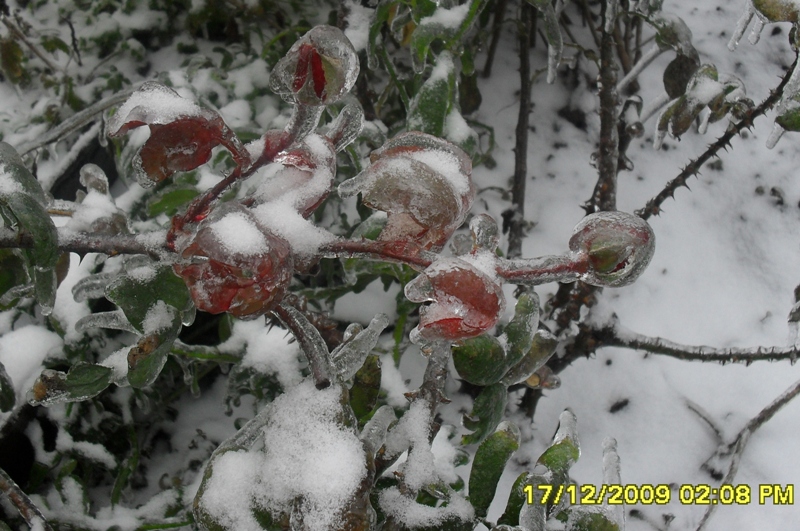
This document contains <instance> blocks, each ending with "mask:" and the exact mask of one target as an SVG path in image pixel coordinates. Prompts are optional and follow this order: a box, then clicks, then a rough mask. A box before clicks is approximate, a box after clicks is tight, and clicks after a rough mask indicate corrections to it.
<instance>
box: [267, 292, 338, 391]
mask: <svg viewBox="0 0 800 531" xmlns="http://www.w3.org/2000/svg"><path fill="white" fill-rule="evenodd" d="M272 313H274V314H275V316H276V317H277V318H278V319H280V321H281V322H282V323H283V324H284V325H286V328H288V329H289V330H291V332H292V334H293V335H294V337H295V338H297V342H298V343H300V348H301V350H302V351H303V354H305V356H306V358H307V359H308V366H309V369H311V375H312V377H313V378H314V384H315V385H316V386H317V389H325V388H326V387H330V385H331V383H332V382H333V374H334V370H333V367H331V362H330V359H329V354H328V347H327V345H325V341H324V340H323V339H322V336H321V335H320V334H319V331H318V330H317V329H316V328H314V326H313V325H312V324H311V323H309V322H308V319H306V318H305V316H304V315H303V314H302V313H301V312H300V311H299V310H298V309H297V308H294V307H293V306H291V305H289V304H286V303H282V304H280V305H279V306H278V307H277V308H275V309H273V310H272Z"/></svg>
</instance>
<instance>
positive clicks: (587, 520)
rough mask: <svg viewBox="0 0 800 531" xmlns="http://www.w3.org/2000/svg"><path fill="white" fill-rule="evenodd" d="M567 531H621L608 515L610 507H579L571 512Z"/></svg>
mask: <svg viewBox="0 0 800 531" xmlns="http://www.w3.org/2000/svg"><path fill="white" fill-rule="evenodd" d="M565 529H566V530H567V531H621V530H622V529H623V528H622V527H621V526H619V525H618V524H617V523H615V522H614V521H613V520H612V519H611V518H610V516H609V515H608V507H583V506H578V507H575V508H574V509H572V510H570V512H569V518H568V520H567V527H566V528H565Z"/></svg>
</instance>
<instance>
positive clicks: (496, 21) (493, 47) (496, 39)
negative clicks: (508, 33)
mask: <svg viewBox="0 0 800 531" xmlns="http://www.w3.org/2000/svg"><path fill="white" fill-rule="evenodd" d="M507 5H508V0H499V1H498V2H497V3H496V4H495V6H494V15H493V17H492V40H491V42H490V43H489V51H488V52H487V53H486V63H485V64H484V66H483V74H482V75H483V77H484V78H485V79H488V78H489V77H491V75H492V64H493V63H494V56H495V54H496V53H497V45H498V44H500V31H501V30H502V29H503V18H504V17H505V16H506V6H507Z"/></svg>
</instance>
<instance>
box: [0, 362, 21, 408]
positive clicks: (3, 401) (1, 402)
mask: <svg viewBox="0 0 800 531" xmlns="http://www.w3.org/2000/svg"><path fill="white" fill-rule="evenodd" d="M16 401H17V397H16V393H15V391H14V383H13V382H12V381H11V377H10V376H8V373H7V372H6V367H5V365H3V363H2V362H0V412H3V413H5V412H7V411H11V409H12V408H13V407H14V404H15V403H16Z"/></svg>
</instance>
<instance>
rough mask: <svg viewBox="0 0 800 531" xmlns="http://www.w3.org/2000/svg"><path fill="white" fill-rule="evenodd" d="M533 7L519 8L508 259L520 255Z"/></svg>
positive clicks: (526, 162) (529, 96) (529, 100)
mask: <svg viewBox="0 0 800 531" xmlns="http://www.w3.org/2000/svg"><path fill="white" fill-rule="evenodd" d="M532 11H533V6H531V5H530V4H529V3H528V2H523V3H522V5H521V6H520V21H519V27H518V30H517V31H518V33H519V41H518V42H519V78H520V93H519V114H518V115H517V131H516V136H517V142H516V144H515V146H514V180H513V184H512V185H511V219H510V222H509V224H508V225H509V227H508V256H509V257H510V258H517V257H519V256H520V255H522V237H523V228H524V226H525V183H526V181H527V180H528V120H529V117H530V113H531V60H530V46H531V42H530V35H531V33H532V31H531V30H532V29H533V22H532V16H531V15H532Z"/></svg>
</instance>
